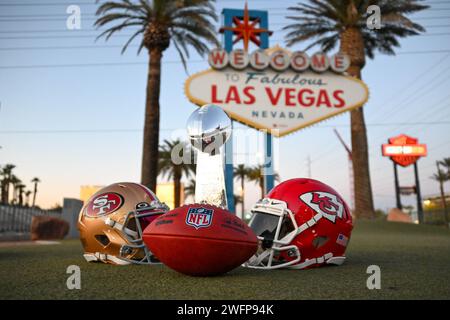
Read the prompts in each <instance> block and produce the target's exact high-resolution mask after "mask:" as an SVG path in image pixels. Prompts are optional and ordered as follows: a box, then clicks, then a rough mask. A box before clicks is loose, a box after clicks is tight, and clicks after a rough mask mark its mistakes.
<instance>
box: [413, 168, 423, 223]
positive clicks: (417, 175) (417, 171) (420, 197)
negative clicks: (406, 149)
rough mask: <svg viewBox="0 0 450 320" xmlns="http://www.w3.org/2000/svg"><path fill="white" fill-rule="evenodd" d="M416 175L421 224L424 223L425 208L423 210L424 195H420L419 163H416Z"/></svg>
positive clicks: (418, 215) (418, 214)
mask: <svg viewBox="0 0 450 320" xmlns="http://www.w3.org/2000/svg"><path fill="white" fill-rule="evenodd" d="M414 175H415V178H416V194H417V217H418V218H419V223H420V224H422V223H423V208H422V195H421V194H420V181H419V169H418V167H417V161H416V162H414Z"/></svg>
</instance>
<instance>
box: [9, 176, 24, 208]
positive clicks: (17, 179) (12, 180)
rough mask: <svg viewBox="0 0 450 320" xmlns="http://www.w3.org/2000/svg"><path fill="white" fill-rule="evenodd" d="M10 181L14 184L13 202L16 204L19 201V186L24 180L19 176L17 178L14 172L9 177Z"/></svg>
mask: <svg viewBox="0 0 450 320" xmlns="http://www.w3.org/2000/svg"><path fill="white" fill-rule="evenodd" d="M9 183H10V184H12V186H13V197H12V203H13V204H16V203H17V195H18V191H19V188H18V186H19V185H20V184H21V183H22V180H20V179H19V178H17V176H15V175H14V174H13V175H11V177H10V179H9Z"/></svg>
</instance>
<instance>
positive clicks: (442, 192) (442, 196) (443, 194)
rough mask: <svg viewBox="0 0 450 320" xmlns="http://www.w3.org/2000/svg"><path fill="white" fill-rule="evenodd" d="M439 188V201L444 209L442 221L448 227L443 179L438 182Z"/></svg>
mask: <svg viewBox="0 0 450 320" xmlns="http://www.w3.org/2000/svg"><path fill="white" fill-rule="evenodd" d="M438 169H439V167H438ZM439 187H440V188H439V189H440V191H441V201H442V208H443V209H444V221H445V226H446V227H447V228H448V227H450V226H449V224H448V212H447V202H446V201H445V192H444V181H440V182H439Z"/></svg>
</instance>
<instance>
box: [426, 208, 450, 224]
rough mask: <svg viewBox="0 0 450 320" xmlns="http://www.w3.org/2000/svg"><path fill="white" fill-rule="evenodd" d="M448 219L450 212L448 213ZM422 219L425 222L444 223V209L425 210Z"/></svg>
mask: <svg viewBox="0 0 450 320" xmlns="http://www.w3.org/2000/svg"><path fill="white" fill-rule="evenodd" d="M449 219H450V214H449ZM423 220H424V222H425V223H427V224H434V225H445V212H444V209H433V210H426V211H424V213H423Z"/></svg>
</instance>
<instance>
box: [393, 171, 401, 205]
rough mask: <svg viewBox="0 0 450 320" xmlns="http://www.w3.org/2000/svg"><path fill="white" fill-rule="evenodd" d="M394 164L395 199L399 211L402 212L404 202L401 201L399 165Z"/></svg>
mask: <svg viewBox="0 0 450 320" xmlns="http://www.w3.org/2000/svg"><path fill="white" fill-rule="evenodd" d="M392 163H393V164H394V180H395V199H396V200H397V209H400V210H402V209H403V206H402V201H401V199H400V187H399V184H398V172H397V164H396V163H395V162H392Z"/></svg>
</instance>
